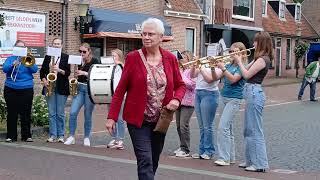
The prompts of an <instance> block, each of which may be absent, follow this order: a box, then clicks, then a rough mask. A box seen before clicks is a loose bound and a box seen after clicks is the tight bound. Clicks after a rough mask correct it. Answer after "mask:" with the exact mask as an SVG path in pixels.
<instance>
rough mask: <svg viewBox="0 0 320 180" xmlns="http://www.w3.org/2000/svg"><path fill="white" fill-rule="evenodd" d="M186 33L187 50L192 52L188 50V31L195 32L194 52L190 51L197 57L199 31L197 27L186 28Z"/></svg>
mask: <svg viewBox="0 0 320 180" xmlns="http://www.w3.org/2000/svg"><path fill="white" fill-rule="evenodd" d="M185 30H186V31H185V33H186V41H185V47H186V48H185V49H187V50H190V49H188V37H187V31H188V30H193V51H192V50H190V51H191V52H192V53H193V55H196V54H197V29H196V28H195V27H186V28H185Z"/></svg>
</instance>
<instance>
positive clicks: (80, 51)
mask: <svg viewBox="0 0 320 180" xmlns="http://www.w3.org/2000/svg"><path fill="white" fill-rule="evenodd" d="M79 53H80V54H81V53H83V54H86V53H87V51H82V50H79Z"/></svg>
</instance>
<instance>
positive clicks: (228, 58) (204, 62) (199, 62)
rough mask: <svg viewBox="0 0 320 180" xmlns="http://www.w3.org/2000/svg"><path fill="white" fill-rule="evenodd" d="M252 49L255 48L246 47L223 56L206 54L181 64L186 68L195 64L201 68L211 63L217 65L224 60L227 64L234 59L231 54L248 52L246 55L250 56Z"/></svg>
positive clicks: (210, 65) (212, 65)
mask: <svg viewBox="0 0 320 180" xmlns="http://www.w3.org/2000/svg"><path fill="white" fill-rule="evenodd" d="M252 50H254V48H249V49H244V50H241V51H237V52H233V53H230V54H227V55H223V56H206V57H202V58H200V59H196V60H193V61H190V62H187V63H184V64H181V66H182V67H183V68H186V67H189V66H195V67H197V68H200V67H201V66H202V65H209V67H217V65H218V63H219V62H223V63H225V64H227V63H231V62H232V61H233V59H231V56H233V55H236V54H244V53H246V54H245V55H244V56H246V57H249V56H251V51H252Z"/></svg>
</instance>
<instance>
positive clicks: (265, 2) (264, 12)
mask: <svg viewBox="0 0 320 180" xmlns="http://www.w3.org/2000/svg"><path fill="white" fill-rule="evenodd" d="M267 7H268V0H262V16H267Z"/></svg>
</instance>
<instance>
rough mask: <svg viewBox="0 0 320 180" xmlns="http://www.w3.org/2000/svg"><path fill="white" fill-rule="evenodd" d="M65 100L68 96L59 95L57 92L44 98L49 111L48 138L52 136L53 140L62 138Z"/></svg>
mask: <svg viewBox="0 0 320 180" xmlns="http://www.w3.org/2000/svg"><path fill="white" fill-rule="evenodd" d="M67 98H68V96H66V95H60V94H59V93H58V92H57V90H55V92H54V93H53V94H52V95H51V96H49V97H46V100H47V103H48V111H49V131H50V136H53V137H55V138H56V137H63V136H64V126H65V112H64V108H65V106H66V102H67Z"/></svg>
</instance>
